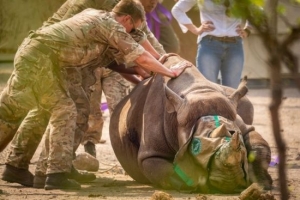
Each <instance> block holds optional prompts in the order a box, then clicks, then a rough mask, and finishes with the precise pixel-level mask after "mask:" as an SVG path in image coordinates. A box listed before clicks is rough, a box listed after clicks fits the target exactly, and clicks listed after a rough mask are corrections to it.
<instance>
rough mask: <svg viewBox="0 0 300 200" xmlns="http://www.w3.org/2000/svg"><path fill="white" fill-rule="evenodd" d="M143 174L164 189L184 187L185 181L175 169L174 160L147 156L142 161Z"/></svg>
mask: <svg viewBox="0 0 300 200" xmlns="http://www.w3.org/2000/svg"><path fill="white" fill-rule="evenodd" d="M142 168H143V174H144V175H145V176H146V177H147V178H148V179H149V180H150V182H151V183H152V184H153V185H155V186H157V187H159V188H163V189H177V190H180V189H184V183H183V182H182V180H181V179H180V177H179V176H177V175H176V173H175V172H174V169H173V164H172V162H170V161H168V160H166V159H163V158H159V157H157V158H155V157H151V158H147V159H145V160H143V162H142Z"/></svg>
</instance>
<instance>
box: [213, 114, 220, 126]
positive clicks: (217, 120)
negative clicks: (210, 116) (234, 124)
mask: <svg viewBox="0 0 300 200" xmlns="http://www.w3.org/2000/svg"><path fill="white" fill-rule="evenodd" d="M214 120H215V126H216V127H219V126H220V121H219V117H218V116H217V115H214Z"/></svg>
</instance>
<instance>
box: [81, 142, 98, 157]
mask: <svg viewBox="0 0 300 200" xmlns="http://www.w3.org/2000/svg"><path fill="white" fill-rule="evenodd" d="M84 151H85V152H86V153H88V154H90V155H92V156H94V157H95V158H96V147H95V144H94V143H92V142H90V141H89V142H87V143H86V144H85V145H84Z"/></svg>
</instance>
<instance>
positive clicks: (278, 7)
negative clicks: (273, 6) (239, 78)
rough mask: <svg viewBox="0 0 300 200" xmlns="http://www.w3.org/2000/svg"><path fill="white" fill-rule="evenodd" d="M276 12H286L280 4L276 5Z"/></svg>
mask: <svg viewBox="0 0 300 200" xmlns="http://www.w3.org/2000/svg"><path fill="white" fill-rule="evenodd" d="M277 12H278V13H279V14H282V15H283V14H285V13H286V7H285V6H284V5H282V4H280V5H278V6H277Z"/></svg>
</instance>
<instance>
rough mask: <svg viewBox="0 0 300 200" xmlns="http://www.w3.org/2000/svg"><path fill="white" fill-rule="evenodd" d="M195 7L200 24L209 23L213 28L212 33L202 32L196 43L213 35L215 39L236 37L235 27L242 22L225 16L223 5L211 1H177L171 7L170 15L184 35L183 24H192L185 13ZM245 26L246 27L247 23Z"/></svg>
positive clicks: (185, 30)
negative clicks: (211, 23)
mask: <svg viewBox="0 0 300 200" xmlns="http://www.w3.org/2000/svg"><path fill="white" fill-rule="evenodd" d="M200 2H201V3H200ZM195 5H197V6H198V8H199V11H200V12H199V13H200V20H201V23H203V22H205V21H211V22H213V24H214V26H215V29H214V30H213V31H210V32H204V33H202V34H201V35H199V36H198V40H197V42H200V40H201V39H202V38H203V37H204V36H206V35H213V36H217V37H224V36H228V37H233V36H238V33H237V32H236V27H237V26H238V25H242V20H241V19H237V18H233V17H228V16H226V14H225V10H226V8H225V6H224V5H223V3H222V2H221V3H220V4H218V3H214V2H213V1H212V0H202V1H199V0H179V1H178V2H177V3H176V4H175V5H174V6H173V8H172V14H173V16H174V18H175V19H176V20H177V22H178V23H179V25H180V27H181V29H182V31H183V32H184V33H185V32H187V31H188V29H187V28H186V27H185V26H184V24H193V22H192V20H191V19H190V18H189V17H188V16H187V14H186V12H188V11H189V10H190V9H191V8H193V6H195ZM246 26H248V23H247V22H246Z"/></svg>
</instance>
